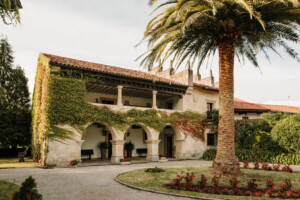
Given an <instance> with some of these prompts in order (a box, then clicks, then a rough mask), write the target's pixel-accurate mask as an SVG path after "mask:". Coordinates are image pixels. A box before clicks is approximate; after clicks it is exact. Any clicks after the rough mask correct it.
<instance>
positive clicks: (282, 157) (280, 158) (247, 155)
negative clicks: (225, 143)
mask: <svg viewBox="0 0 300 200" xmlns="http://www.w3.org/2000/svg"><path fill="white" fill-rule="evenodd" d="M216 153H217V149H208V150H206V151H205V152H204V154H203V157H202V159H205V160H213V159H215V157H216ZM235 155H236V156H237V157H238V159H239V160H240V161H242V160H246V159H249V160H250V161H254V160H255V158H257V159H258V160H260V161H265V162H268V163H276V162H279V163H281V164H291V165H300V153H277V152H272V151H259V150H248V149H239V150H236V152H235Z"/></svg>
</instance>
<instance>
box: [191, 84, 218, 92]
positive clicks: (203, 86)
mask: <svg viewBox="0 0 300 200" xmlns="http://www.w3.org/2000/svg"><path fill="white" fill-rule="evenodd" d="M194 86H196V87H202V88H204V89H207V90H215V91H219V88H218V87H216V86H210V85H204V84H200V83H194Z"/></svg>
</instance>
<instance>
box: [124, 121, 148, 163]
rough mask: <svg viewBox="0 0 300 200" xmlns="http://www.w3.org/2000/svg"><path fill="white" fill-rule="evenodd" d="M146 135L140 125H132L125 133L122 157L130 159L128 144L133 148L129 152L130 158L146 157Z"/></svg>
mask: <svg viewBox="0 0 300 200" xmlns="http://www.w3.org/2000/svg"><path fill="white" fill-rule="evenodd" d="M147 134H148V133H147V132H146V130H145V129H144V128H143V127H142V126H140V125H132V126H131V127H130V128H129V129H128V130H127V131H126V133H125V136H124V140H125V141H126V142H125V144H124V156H125V157H126V158H127V157H130V153H128V151H130V148H128V143H129V142H130V143H132V144H133V146H134V148H133V149H132V152H131V157H132V158H139V159H143V158H146V156H147V140H148V135H147Z"/></svg>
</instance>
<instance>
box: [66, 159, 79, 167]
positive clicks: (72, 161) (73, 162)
mask: <svg viewBox="0 0 300 200" xmlns="http://www.w3.org/2000/svg"><path fill="white" fill-rule="evenodd" d="M80 163H81V160H71V161H70V163H69V165H68V167H77V166H78V165H79V164H80Z"/></svg>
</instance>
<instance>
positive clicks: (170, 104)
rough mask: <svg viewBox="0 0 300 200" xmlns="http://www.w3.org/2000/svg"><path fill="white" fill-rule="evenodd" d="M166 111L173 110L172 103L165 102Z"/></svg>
mask: <svg viewBox="0 0 300 200" xmlns="http://www.w3.org/2000/svg"><path fill="white" fill-rule="evenodd" d="M166 109H170V110H172V109H173V101H168V102H166Z"/></svg>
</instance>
